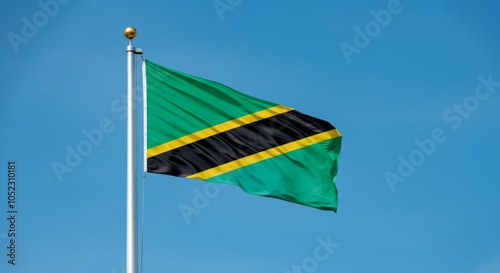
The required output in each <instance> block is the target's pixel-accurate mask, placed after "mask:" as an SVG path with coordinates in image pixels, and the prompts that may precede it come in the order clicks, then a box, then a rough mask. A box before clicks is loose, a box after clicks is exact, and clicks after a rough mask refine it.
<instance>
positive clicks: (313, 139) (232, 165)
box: [187, 129, 342, 179]
mask: <svg viewBox="0 0 500 273" xmlns="http://www.w3.org/2000/svg"><path fill="white" fill-rule="evenodd" d="M340 136H342V135H341V134H340V132H339V131H338V130H337V129H334V130H331V131H326V132H323V133H319V134H316V135H313V136H310V137H306V138H303V139H299V140H296V141H293V142H290V143H287V144H283V145H281V146H277V147H274V148H271V149H268V150H265V151H262V152H258V153H256V154H253V155H249V156H246V157H242V158H240V159H237V160H234V161H231V162H228V163H226V164H222V165H219V166H217V167H214V168H211V169H208V170H205V171H202V172H199V173H195V174H192V175H190V176H187V178H199V179H209V178H212V177H214V176H217V175H221V174H223V173H227V172H230V171H234V170H236V169H239V168H243V167H245V166H248V165H251V164H254V163H257V162H260V161H263V160H266V159H269V158H271V157H275V156H277V155H280V154H284V153H289V152H292V151H295V150H297V149H300V148H304V147H307V146H310V145H313V144H316V143H318V142H321V141H324V140H328V139H332V138H336V137H340Z"/></svg>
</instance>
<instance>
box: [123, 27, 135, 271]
mask: <svg viewBox="0 0 500 273" xmlns="http://www.w3.org/2000/svg"><path fill="white" fill-rule="evenodd" d="M124 34H125V37H127V38H128V39H129V45H128V46H127V261H126V268H127V273H137V268H138V267H137V258H138V257H137V164H136V158H137V157H136V148H137V140H136V129H137V126H136V105H135V102H136V99H135V96H136V91H135V70H134V68H135V56H134V55H135V54H136V53H137V52H136V48H135V47H134V46H133V45H132V39H134V38H135V36H136V35H137V31H136V30H135V28H133V27H127V28H126V29H125V33H124Z"/></svg>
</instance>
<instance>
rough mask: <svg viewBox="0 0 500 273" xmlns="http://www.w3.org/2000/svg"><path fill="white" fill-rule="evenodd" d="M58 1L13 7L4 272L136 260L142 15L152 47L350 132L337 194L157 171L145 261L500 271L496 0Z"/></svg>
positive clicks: (146, 45) (243, 268) (166, 268)
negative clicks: (128, 114) (134, 99)
mask: <svg viewBox="0 0 500 273" xmlns="http://www.w3.org/2000/svg"><path fill="white" fill-rule="evenodd" d="M41 3H42V5H40V4H39V2H37V1H21V2H15V1H14V2H13V1H9V2H6V3H4V5H3V8H2V9H1V10H0V15H1V17H2V24H1V26H0V30H1V31H0V34H1V35H0V36H1V37H2V38H1V39H0V50H1V56H2V61H1V62H0V67H1V75H2V76H1V78H2V92H1V98H0V111H1V115H0V117H1V118H0V128H1V129H0V132H1V137H0V139H1V141H0V166H1V167H0V174H1V176H2V177H3V178H2V179H1V180H0V181H2V182H1V184H0V216H1V217H0V240H1V242H0V272H19V273H25V272H37V273H44V272H47V273H54V272H72V273H80V272H81V273H84V272H85V273H87V272H102V273H121V272H122V269H123V268H124V266H125V193H126V192H125V184H126V150H125V148H126V147H125V143H126V122H125V120H124V119H123V115H122V114H123V111H122V109H123V108H122V107H123V105H124V103H123V101H122V100H121V99H122V97H123V96H124V95H125V93H126V55H125V48H126V46H127V43H128V42H127V40H126V39H125V38H124V36H123V30H124V28H125V27H126V26H128V25H133V26H135V27H136V28H137V30H138V36H137V38H136V39H135V40H134V44H135V45H136V46H137V47H140V48H142V49H143V50H144V52H145V53H144V56H145V57H146V58H148V59H150V60H152V61H154V62H156V63H160V64H162V65H165V66H169V67H171V68H174V69H177V70H181V71H184V72H186V73H190V74H194V75H197V76H201V77H204V78H208V79H212V80H215V81H219V82H222V83H224V84H226V85H229V86H231V87H233V88H235V89H237V90H240V91H243V92H246V93H248V94H250V95H253V96H256V97H260V98H263V99H266V100H270V101H274V102H278V103H281V104H284V105H288V106H291V107H294V108H296V109H298V110H299V111H301V112H304V113H307V114H310V115H313V116H317V117H319V118H322V119H325V120H328V121H330V122H331V123H332V124H334V125H335V126H336V127H337V128H339V130H340V132H341V133H342V134H343V136H344V138H343V147H342V153H341V161H340V169H339V176H338V180H337V186H338V188H339V208H338V213H337V214H335V213H332V212H326V211H321V210H316V209H313V208H308V207H304V206H300V205H296V204H293V203H288V202H284V201H281V200H276V199H270V198H264V197H259V196H253V195H249V194H246V193H244V192H243V191H242V190H240V189H239V188H237V187H235V186H227V187H225V188H207V183H204V182H202V181H196V180H187V179H179V178H174V177H169V176H161V175H152V174H149V175H147V182H146V191H145V196H146V207H145V222H144V226H145V233H144V258H143V269H144V272H176V273H177V272H178V273H183V272H186V273H193V272H217V273H234V272H238V273H247V272H258V273H271V272H273V273H283V272H318V273H320V272H342V273H365V272H366V273H368V272H385V273H401V272H405V273H413V272H415V273H416V272H419V273H420V272H425V273H443V272H453V273H462V272H463V273H498V272H500V236H499V235H500V214H499V212H498V209H499V207H500V199H499V198H498V194H499V192H500V183H499V182H500V178H499V177H500V176H499V173H498V169H499V165H500V159H499V156H498V154H499V151H500V142H499V141H498V140H499V139H500V124H499V122H500V67H499V64H500V53H499V51H498V48H500V39H499V38H498V37H499V35H498V26H499V24H500V19H499V17H498V10H499V8H500V4H498V3H497V2H496V1H491V0H489V1H487V0H479V1H474V2H472V1H421V0H414V1H410V0H401V1H400V2H398V1H394V0H377V1H364V0H363V1H351V2H349V1H326V0H322V1H313V2H304V1H284V0H280V1H262V0H256V1H248V0H220V1H218V2H217V1H216V2H215V3H216V5H217V6H218V7H219V11H217V10H216V9H215V7H214V2H213V0H207V1H195V2H191V1H180V0H178V1H172V0H169V1H163V2H162V3H160V1H156V2H153V1H75V0H73V1H68V0H66V1H62V0H61V1H59V2H54V0H52V1H50V0H41ZM43 3H49V4H47V5H45V7H44V5H43ZM50 3H52V4H50ZM54 3H57V4H54ZM389 16H390V17H389ZM23 18H24V19H23ZM138 69H139V68H138ZM138 71H139V70H138ZM140 79H141V77H140V75H138V80H139V81H140ZM103 122H104V123H107V126H108V127H109V128H108V130H107V132H104V133H103V136H102V139H100V140H99V141H95V143H94V144H92V146H91V151H87V152H86V155H84V156H82V158H81V159H80V160H76V159H74V158H73V159H71V160H73V162H72V165H73V166H68V162H67V159H66V157H67V156H68V154H69V152H68V149H70V150H71V149H77V147H78V145H84V144H81V143H83V142H85V141H87V137H86V136H85V133H84V132H91V131H93V130H97V129H99V128H100V124H101V123H103ZM82 147H83V146H82ZM9 161H15V162H16V166H17V188H16V190H17V199H16V209H17V210H18V213H17V215H16V265H15V266H12V265H10V264H8V263H7V261H8V256H7V255H6V253H7V251H8V249H7V247H8V246H9V245H8V240H9V238H7V230H8V221H7V217H8V215H7V213H6V210H7V162H9ZM55 162H57V163H60V164H64V165H67V166H68V169H70V170H71V172H69V171H67V172H64V173H63V174H62V175H60V177H58V175H57V173H56V172H55V171H54V167H53V166H54V164H55ZM70 163H71V162H70ZM60 178H61V179H60ZM141 187H142V186H141ZM206 191H208V193H209V196H208V197H207V195H206V194H205V193H203V192H206ZM141 192H142V191H141ZM199 192H201V193H202V194H203V195H204V197H206V198H207V199H206V200H203V198H202V197H199V196H198V194H199ZM193 199H195V201H196V202H195V203H193ZM203 201H204V202H203ZM182 204H184V205H187V206H191V207H193V208H195V209H196V210H197V212H198V214H196V215H190V216H189V217H184V216H183V215H182V214H181V213H180V210H179V206H181V205H182ZM196 207H197V208H196ZM188 222H189V223H188ZM325 245H326V246H325Z"/></svg>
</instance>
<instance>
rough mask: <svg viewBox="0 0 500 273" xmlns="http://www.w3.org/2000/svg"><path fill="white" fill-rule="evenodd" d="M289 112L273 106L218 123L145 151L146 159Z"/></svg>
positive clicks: (288, 108)
mask: <svg viewBox="0 0 500 273" xmlns="http://www.w3.org/2000/svg"><path fill="white" fill-rule="evenodd" d="M291 110H293V108H290V107H286V106H283V105H278V106H274V107H271V108H268V109H265V110H262V111H259V112H255V113H252V114H248V115H246V116H243V117H241V118H237V119H233V120H229V121H226V122H223V123H220V124H218V125H215V126H213V127H210V128H206V129H203V130H201V131H198V132H195V133H192V134H190V135H186V136H183V137H180V138H177V139H174V140H171V141H169V142H165V143H163V144H160V145H158V146H156V147H153V148H150V149H148V151H147V158H150V157H153V156H155V155H159V154H162V153H165V152H168V151H171V150H173V149H177V148H179V147H182V146H184V145H188V144H191V143H193V142H196V141H198V140H200V139H204V138H207V137H211V136H213V135H216V134H219V133H222V132H226V131H229V130H231V129H234V128H237V127H240V126H243V125H246V124H249V123H252V122H256V121H258V120H261V119H265V118H269V117H272V116H276V115H279V114H283V113H286V112H289V111H291Z"/></svg>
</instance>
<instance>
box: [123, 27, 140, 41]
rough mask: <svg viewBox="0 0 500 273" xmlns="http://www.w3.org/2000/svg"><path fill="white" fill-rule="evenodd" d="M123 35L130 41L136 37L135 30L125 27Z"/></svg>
mask: <svg viewBox="0 0 500 273" xmlns="http://www.w3.org/2000/svg"><path fill="white" fill-rule="evenodd" d="M123 34H125V37H127V39H130V40H132V39H134V38H135V36H136V35H137V30H135V28H134V27H127V28H126V29H125V32H124V33H123Z"/></svg>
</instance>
